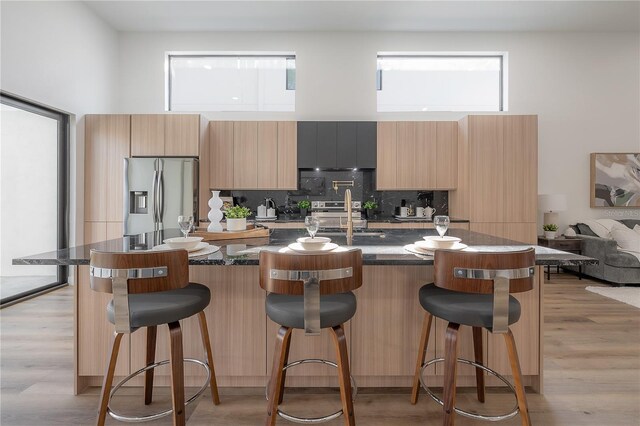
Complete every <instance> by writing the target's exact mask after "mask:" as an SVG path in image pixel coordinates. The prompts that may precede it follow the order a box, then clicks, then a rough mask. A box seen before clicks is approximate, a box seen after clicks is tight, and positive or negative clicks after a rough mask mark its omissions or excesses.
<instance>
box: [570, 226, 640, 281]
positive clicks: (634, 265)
mask: <svg viewBox="0 0 640 426" xmlns="http://www.w3.org/2000/svg"><path fill="white" fill-rule="evenodd" d="M619 222H622V223H623V224H625V225H626V226H627V227H629V228H631V229H633V227H634V226H635V225H638V224H640V220H635V219H624V220H620V221H619ZM572 228H573V229H574V230H575V231H576V234H577V237H578V238H581V239H582V240H583V243H582V255H583V256H588V257H594V258H596V259H598V260H599V261H600V262H599V263H598V264H597V265H584V266H583V267H582V272H583V274H585V275H588V276H591V277H595V278H599V279H601V280H605V281H609V282H612V283H615V284H640V260H638V258H637V257H635V256H633V255H631V254H629V253H625V252H622V251H619V250H618V246H617V244H616V242H615V241H614V240H608V239H606V238H600V237H598V236H597V235H596V234H595V233H594V232H593V231H592V230H591V228H589V226H587V225H585V224H584V223H578V224H577V225H574V226H572ZM567 269H572V270H577V268H567Z"/></svg>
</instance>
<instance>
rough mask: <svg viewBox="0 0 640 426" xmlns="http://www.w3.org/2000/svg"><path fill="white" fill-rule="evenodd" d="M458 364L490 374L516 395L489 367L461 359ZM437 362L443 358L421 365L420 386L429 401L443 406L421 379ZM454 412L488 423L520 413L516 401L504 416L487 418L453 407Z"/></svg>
mask: <svg viewBox="0 0 640 426" xmlns="http://www.w3.org/2000/svg"><path fill="white" fill-rule="evenodd" d="M457 361H458V362H460V363H462V364H468V365H472V366H474V367H477V368H480V369H482V370H484V371H486V372H487V373H489V374H491V375H492V376H495V377H497V378H498V379H500V380H501V381H502V382H503V383H504V384H506V385H507V386H508V387H509V389H510V390H511V393H513V394H514V395H515V394H516V390H515V388H514V387H513V385H512V384H511V383H509V381H508V380H507V379H506V378H505V377H503V376H502V375H500V374H498V373H497V372H495V371H493V370H492V369H490V368H489V367H485V366H484V365H482V364H478V363H477V362H473V361H469V360H468V359H463V358H458V360H457ZM437 362H444V358H434V359H432V360H430V361H427V362H425V363H424V364H423V365H422V368H421V369H420V384H421V385H422V388H423V389H424V390H425V392H427V394H428V395H429V396H430V397H431V399H433V400H434V401H435V402H437V403H438V404H440V405H442V406H444V402H443V401H442V400H441V399H440V398H438V397H437V396H436V395H435V394H434V393H433V392H431V389H429V387H428V386H427V385H426V384H425V382H424V378H423V377H422V376H423V374H424V369H425V368H427V367H428V366H430V365H431V364H435V363H437ZM453 408H454V410H455V412H456V413H457V414H460V415H461V416H465V417H469V418H471V419H476V420H487V421H490V422H497V421H500V420H507V419H510V418H512V417H514V416H515V415H516V414H518V412H519V411H520V410H519V409H518V401H517V400H516V405H515V407H514V408H513V410H511V411H510V412H508V413H506V414H500V415H497V416H487V415H484V414H475V413H470V412H468V411H465V410H462V409H460V408H456V407H453Z"/></svg>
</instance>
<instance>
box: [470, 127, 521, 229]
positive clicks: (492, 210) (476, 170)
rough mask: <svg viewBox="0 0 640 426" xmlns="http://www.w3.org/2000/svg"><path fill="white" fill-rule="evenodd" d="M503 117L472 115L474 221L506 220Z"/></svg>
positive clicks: (471, 194) (472, 206)
mask: <svg viewBox="0 0 640 426" xmlns="http://www.w3.org/2000/svg"><path fill="white" fill-rule="evenodd" d="M503 120H504V117H503V116H495V115H486V116H470V117H469V160H470V175H469V182H470V186H471V191H470V202H471V204H470V212H469V213H470V216H471V217H470V218H469V219H471V222H504V221H505V216H504V210H505V208H504V206H505V198H506V197H505V184H504V176H505V175H504V159H503V154H504V143H503ZM510 195H511V194H507V196H510Z"/></svg>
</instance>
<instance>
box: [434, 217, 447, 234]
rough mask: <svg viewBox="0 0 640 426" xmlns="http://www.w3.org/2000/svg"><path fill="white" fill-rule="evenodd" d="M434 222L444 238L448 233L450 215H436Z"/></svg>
mask: <svg viewBox="0 0 640 426" xmlns="http://www.w3.org/2000/svg"><path fill="white" fill-rule="evenodd" d="M433 224H434V225H435V226H436V231H438V234H440V237H441V238H442V237H444V234H446V233H447V229H449V216H436V217H434V218H433Z"/></svg>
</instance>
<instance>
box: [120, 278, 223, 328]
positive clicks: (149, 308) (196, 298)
mask: <svg viewBox="0 0 640 426" xmlns="http://www.w3.org/2000/svg"><path fill="white" fill-rule="evenodd" d="M210 300H211V292H210V291H209V288H208V287H205V286H203V285H202V284H195V283H190V284H189V285H187V286H186V287H183V288H179V289H176V290H169V291H158V292H155V293H141V294H130V295H129V316H130V322H131V327H132V328H140V327H149V326H154V325H160V324H168V323H172V322H176V321H178V320H181V319H184V318H189V317H190V316H192V315H195V314H197V313H198V312H202V311H203V310H204V308H206V307H207V306H208V305H209V301H210ZM107 317H108V318H109V322H111V323H112V324H114V323H115V320H114V313H113V300H111V301H110V302H109V304H108V305H107Z"/></svg>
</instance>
